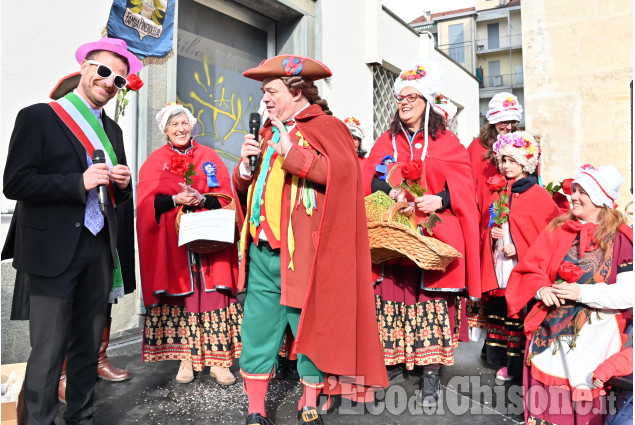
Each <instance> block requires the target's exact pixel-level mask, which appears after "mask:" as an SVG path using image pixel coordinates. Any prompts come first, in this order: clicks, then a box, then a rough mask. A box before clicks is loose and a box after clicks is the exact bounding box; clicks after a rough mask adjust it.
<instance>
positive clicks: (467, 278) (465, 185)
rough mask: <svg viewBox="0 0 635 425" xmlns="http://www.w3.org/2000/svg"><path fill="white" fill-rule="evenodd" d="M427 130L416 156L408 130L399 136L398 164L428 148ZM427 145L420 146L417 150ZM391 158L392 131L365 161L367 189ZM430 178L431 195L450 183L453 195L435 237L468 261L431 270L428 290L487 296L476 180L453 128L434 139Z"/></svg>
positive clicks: (427, 166) (430, 149)
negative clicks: (483, 291)
mask: <svg viewBox="0 0 635 425" xmlns="http://www.w3.org/2000/svg"><path fill="white" fill-rule="evenodd" d="M423 138H424V135H423V134H422V132H419V133H417V135H416V137H415V140H414V141H413V142H412V144H413V146H414V147H413V151H414V152H413V157H411V154H410V146H409V144H408V140H407V138H406V135H405V134H404V133H403V131H402V132H400V133H399V134H397V135H396V136H395V142H396V145H397V162H406V161H410V160H411V159H420V158H421V153H422V149H423V145H424V142H423ZM417 145H420V146H421V147H419V148H417V147H416V146H417ZM386 155H392V156H395V153H394V149H393V145H392V136H391V135H390V132H389V131H387V132H386V133H384V134H382V135H381V136H380V137H379V139H377V142H376V143H375V145H374V146H373V149H372V150H371V151H370V154H369V156H368V158H367V159H366V161H365V162H364V170H363V173H362V174H363V177H364V191H365V194H367V195H368V194H370V193H371V189H370V184H371V181H372V179H373V176H374V175H375V167H376V166H377V165H378V164H381V161H382V159H383V158H384V157H385V156H386ZM423 164H424V169H425V174H424V177H425V180H426V182H425V183H426V185H427V189H428V193H430V194H435V193H439V192H441V191H442V190H443V189H444V188H445V186H446V184H447V187H448V190H449V191H450V203H451V207H450V209H449V210H446V211H443V212H439V216H440V217H441V219H442V220H443V223H438V224H437V225H436V227H435V228H434V237H435V238H437V239H439V240H440V241H443V242H445V243H447V244H449V245H451V246H452V247H454V248H455V249H456V250H457V251H459V252H460V253H461V255H462V256H463V258H459V259H457V260H454V261H453V262H452V263H450V265H449V266H448V267H447V269H446V271H445V273H444V272H440V271H434V270H427V271H426V273H425V283H424V284H425V286H426V288H430V289H433V290H441V291H443V290H445V291H452V292H458V291H462V290H464V289H467V294H468V295H469V296H470V297H472V298H480V296H481V273H480V252H479V240H480V237H479V227H478V217H477V210H476V202H475V200H474V182H473V180H472V173H471V170H470V161H469V157H468V155H467V152H466V150H465V148H464V147H463V145H461V143H460V142H459V139H458V138H457V137H456V135H454V133H452V132H451V131H449V130H446V132H445V133H444V134H442V135H439V137H438V138H437V139H436V140H432V139H430V140H429V147H428V150H427V152H426V158H425V161H424V163H423Z"/></svg>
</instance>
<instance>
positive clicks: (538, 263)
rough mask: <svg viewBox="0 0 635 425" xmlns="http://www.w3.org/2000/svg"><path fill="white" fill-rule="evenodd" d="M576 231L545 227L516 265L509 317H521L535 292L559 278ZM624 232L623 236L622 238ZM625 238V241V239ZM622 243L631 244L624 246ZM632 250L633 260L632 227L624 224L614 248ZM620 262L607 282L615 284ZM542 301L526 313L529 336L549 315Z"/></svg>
mask: <svg viewBox="0 0 635 425" xmlns="http://www.w3.org/2000/svg"><path fill="white" fill-rule="evenodd" d="M577 235H578V233H577V232H574V231H570V230H567V228H566V227H563V226H560V227H557V228H555V229H553V231H551V230H549V229H546V230H544V231H543V232H542V233H541V234H540V235H539V236H538V239H536V242H534V243H533V244H532V245H531V247H530V248H529V251H527V254H526V255H525V256H524V258H523V259H522V260H521V261H520V262H519V263H518V264H517V265H516V267H514V270H512V274H511V275H510V276H509V281H508V282H507V290H506V291H505V298H506V300H507V314H508V315H509V317H512V318H518V317H520V314H521V311H522V309H523V308H524V307H525V306H526V305H527V303H528V302H529V301H531V300H532V299H533V298H534V295H536V292H537V291H538V290H539V289H540V288H542V287H543V286H551V285H552V284H553V282H555V281H556V275H557V273H558V268H559V267H560V264H562V260H563V259H564V257H565V255H566V254H567V252H568V251H569V248H571V244H572V243H573V241H574V240H575V238H576V236H577ZM620 235H624V237H620ZM622 241H624V242H622ZM621 243H626V244H628V243H630V245H629V247H621V246H620V245H621ZM629 249H630V255H631V257H630V258H631V261H632V255H633V254H632V253H633V229H632V228H630V227H629V226H627V225H626V224H622V226H621V227H620V228H619V232H618V235H617V236H616V243H615V246H614V248H613V252H614V253H619V252H620V250H626V251H628V250H629ZM617 266H618V264H617V261H613V266H612V269H611V276H610V278H609V281H608V282H607V283H614V282H615V276H616V274H617ZM543 306H544V304H543V303H542V301H539V302H538V303H536V305H535V306H534V308H533V309H532V310H531V311H530V312H529V313H527V317H528V319H527V320H526V321H525V325H524V328H523V330H524V331H525V335H527V338H530V337H531V334H532V333H533V331H535V330H536V329H538V326H540V324H541V323H542V322H543V320H544V318H545V316H546V315H547V312H548V311H547V310H548V309H547V308H543Z"/></svg>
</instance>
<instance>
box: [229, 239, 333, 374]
mask: <svg viewBox="0 0 635 425" xmlns="http://www.w3.org/2000/svg"><path fill="white" fill-rule="evenodd" d="M244 310H245V313H244V316H243V323H242V326H241V340H242V343H243V348H242V352H241V354H240V368H241V373H242V375H243V376H244V377H246V378H248V379H249V378H251V379H263V378H265V377H268V376H269V375H271V373H272V370H273V371H274V373H275V370H277V369H278V352H279V351H280V347H281V346H282V343H283V341H284V334H285V331H286V328H287V325H290V327H291V331H292V332H293V336H296V334H297V332H298V324H299V323H300V314H301V313H302V310H301V309H299V308H293V307H287V306H283V305H280V253H279V252H274V251H270V250H269V249H267V248H264V247H258V246H256V245H255V244H253V243H252V244H251V245H250V247H249V276H248V287H247V297H246V298H245V309H244ZM298 374H299V375H300V379H301V380H302V382H303V383H306V384H309V385H312V386H315V385H320V384H322V383H323V382H324V373H322V372H321V371H320V370H319V369H318V368H317V367H316V366H315V365H314V364H313V362H312V361H311V359H309V358H308V357H307V356H305V355H304V354H298Z"/></svg>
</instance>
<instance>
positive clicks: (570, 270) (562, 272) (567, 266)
mask: <svg viewBox="0 0 635 425" xmlns="http://www.w3.org/2000/svg"><path fill="white" fill-rule="evenodd" d="M583 274H584V270H582V269H581V268H580V267H578V266H576V265H575V264H573V263H572V262H571V261H565V262H563V263H562V264H560V268H558V276H560V279H563V280H565V281H567V282H569V283H573V282H577V281H578V280H579V279H580V278H581V277H582V275H583Z"/></svg>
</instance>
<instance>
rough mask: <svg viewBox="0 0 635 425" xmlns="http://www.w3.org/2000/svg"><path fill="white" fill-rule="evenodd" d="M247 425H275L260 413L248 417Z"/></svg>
mask: <svg viewBox="0 0 635 425" xmlns="http://www.w3.org/2000/svg"><path fill="white" fill-rule="evenodd" d="M247 425H273V422H271V421H270V420H269V419H268V418H267V417H266V416H262V415H261V414H260V413H252V414H250V415H249V416H247Z"/></svg>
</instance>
